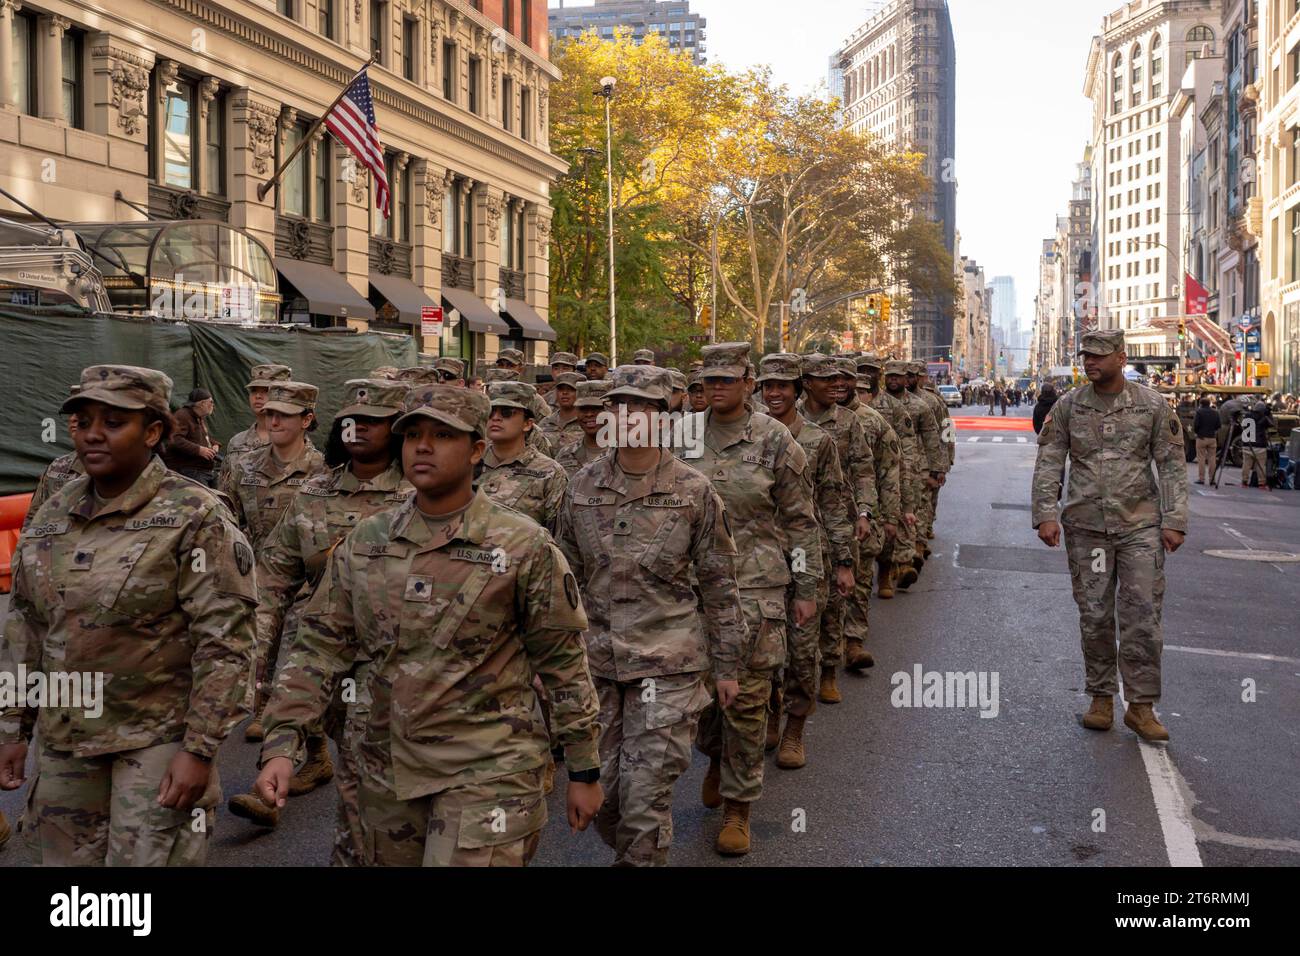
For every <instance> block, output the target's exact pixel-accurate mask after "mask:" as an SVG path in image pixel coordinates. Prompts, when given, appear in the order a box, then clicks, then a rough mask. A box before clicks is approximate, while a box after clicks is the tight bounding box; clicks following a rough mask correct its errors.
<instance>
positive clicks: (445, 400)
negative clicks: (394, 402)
mask: <svg viewBox="0 0 1300 956" xmlns="http://www.w3.org/2000/svg"><path fill="white" fill-rule="evenodd" d="M402 409H403V412H402V417H401V418H399V419H398V420H397V421H395V422H393V431H395V432H402V431H405V430H406V428H407V427H408V426H409V425H410V424H411V423H412V422H414V421H415V420H416V419H417V418H432V419H433V420H434V421H436V422H442V423H443V424H444V425H450V426H451V427H452V428H454V429H456V430H457V431H462V432H478V434H480V435H483V434H486V433H487V420H488V416H489V415H491V414H492V405H491V403H490V402H489V401H488V397H487V396H486V395H484V394H483V393H482V392H480V391H477V390H476V389H472V388H460V387H459V386H457V385H420V386H417V387H415V388H413V389H411V390H410V392H409V393H407V396H406V401H405V402H404V403H403V405H402Z"/></svg>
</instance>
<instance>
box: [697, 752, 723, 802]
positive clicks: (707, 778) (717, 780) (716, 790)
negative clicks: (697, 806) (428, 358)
mask: <svg viewBox="0 0 1300 956" xmlns="http://www.w3.org/2000/svg"><path fill="white" fill-rule="evenodd" d="M700 802H701V803H703V804H704V805H705V806H706V807H708V808H709V809H710V810H716V809H718V807H720V806H722V759H721V758H720V757H711V758H710V759H709V770H708V773H706V774H705V775H704V785H703V786H702V787H700Z"/></svg>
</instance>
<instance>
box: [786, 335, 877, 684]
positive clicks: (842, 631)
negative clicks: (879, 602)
mask: <svg viewBox="0 0 1300 956" xmlns="http://www.w3.org/2000/svg"><path fill="white" fill-rule="evenodd" d="M803 374H804V375H805V376H807V377H816V378H837V377H838V376H839V374H840V370H839V368H838V367H837V365H836V362H835V360H834V359H832V358H830V357H828V356H825V355H806V356H804V359H803ZM807 409H808V405H807V397H805V398H804V399H802V400H801V401H800V402H799V412H800V414H802V415H803V416H804V418H806V419H808V420H809V421H810V422H812V423H813V424H815V425H819V426H820V427H822V428H823V429H825V430H826V431H827V432H829V433H830V435H831V437H832V438H833V439H834V440H835V449H836V451H837V452H838V453H839V460H840V467H841V470H842V471H843V472H844V480H845V482H846V483H847V485H848V492H849V493H848V497H847V501H846V502H845V514H846V517H847V518H848V521H849V524H850V527H851V528H852V527H853V526H854V525H856V523H857V520H858V516H859V515H860V514H867V515H870V516H872V517H873V518H874V515H875V512H876V469H875V462H874V461H873V460H872V456H871V447H870V446H869V445H868V444H867V439H866V435H865V434H864V433H863V431H862V424H861V423H860V422H859V421H858V417H857V416H856V415H854V414H853V412H851V411H849V410H848V409H847V408H841V407H840V406H839V405H831V406H830V407H829V408H826V409H824V410H823V411H822V412H821V413H820V414H819V415H812V414H810V413H809V412H808V410H807ZM873 523H874V522H873ZM850 560H851V561H852V562H853V576H854V579H855V580H856V579H857V578H858V577H860V576H861V575H862V569H861V567H860V565H861V559H860V555H859V551H858V545H857V541H856V540H854V541H853V547H852V549H851V554H850ZM827 585H828V599H827V602H826V613H825V614H824V615H823V616H822V633H821V661H822V666H823V667H839V666H840V665H841V664H842V663H843V662H844V642H845V640H846V639H847V640H850V641H852V642H853V643H855V644H861V643H863V641H864V640H865V639H866V635H865V634H864V633H862V632H861V631H860V630H859V629H855V630H853V631H852V632H850V631H849V630H848V623H849V622H848V620H847V616H846V611H847V604H848V602H847V600H846V599H845V598H844V597H843V596H842V595H841V594H840V592H839V589H838V588H837V587H835V582H834V569H833V568H830V569H828V571H827ZM854 623H855V624H856V623H857V620H856V619H855V622H854Z"/></svg>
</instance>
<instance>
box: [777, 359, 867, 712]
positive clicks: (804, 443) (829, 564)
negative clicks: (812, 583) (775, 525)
mask: <svg viewBox="0 0 1300 956" xmlns="http://www.w3.org/2000/svg"><path fill="white" fill-rule="evenodd" d="M805 367H806V366H805V362H804V361H803V360H801V359H800V358H799V356H797V355H794V354H791V353H786V352H780V353H776V354H774V355H767V356H764V358H763V361H762V362H761V363H759V374H758V378H757V379H756V381H757V382H758V383H759V384H760V385H761V384H762V383H763V382H764V381H769V380H776V381H787V382H796V381H798V380H799V379H800V378H801V377H802V376H803V374H804V369H805ZM799 411H800V413H802V412H803V409H802V407H801V408H800V409H799ZM828 417H829V416H828ZM789 430H790V434H791V435H792V436H794V439H795V441H797V442H798V443H799V447H801V448H802V449H803V450H804V455H805V456H806V457H807V459H808V469H807V471H806V472H805V474H806V475H807V476H808V479H809V482H810V484H811V487H812V494H813V506H814V509H815V512H816V515H817V524H818V539H819V540H820V542H821V555H822V567H823V568H824V569H825V572H826V573H825V575H824V576H823V578H822V580H821V581H820V582H819V584H818V588H817V614H816V616H815V617H813V619H812V620H810V621H808V623H806V624H804V625H803V626H802V627H799V626H798V625H797V624H796V623H795V622H794V615H793V614H791V615H790V620H789V622H788V627H790V628H792V629H793V631H794V633H793V635H791V636H790V640H789V641H788V642H787V644H786V664H785V679H784V681H782V682H781V684H779V685H777V686H778V687H781V688H783V690H784V693H783V694H778V695H777V699H780V698H781V697H784V700H785V712H786V713H787V714H792V715H794V716H796V717H807V716H808V715H809V714H811V713H812V712H813V710H814V709H815V708H816V704H815V701H816V699H817V681H818V676H819V674H820V673H821V671H820V668H821V664H822V662H823V654H825V652H826V640H827V639H826V634H825V629H826V628H827V627H828V625H829V626H833V625H832V624H830V622H828V620H827V618H828V616H829V614H830V605H831V601H832V600H833V598H832V597H831V592H832V591H835V595H836V597H839V592H838V590H836V589H835V569H836V567H837V566H841V565H849V566H851V565H852V564H853V563H854V554H855V552H856V550H857V543H856V542H855V541H854V540H853V524H852V522H851V520H850V516H851V515H852V514H853V513H854V506H853V501H852V498H853V492H852V491H851V490H850V488H849V485H848V482H847V481H846V480H845V476H844V471H843V469H842V468H841V467H840V455H839V452H838V450H837V448H836V442H835V438H834V436H833V435H832V433H831V432H830V431H829V430H827V429H824V428H823V427H822V426H820V425H817V424H815V423H814V422H813V421H812V419H811V418H809V417H807V416H806V415H802V414H800V415H796V416H795V420H794V423H793V424H792V425H791V426H790V428H789ZM846 431H847V430H846ZM789 597H790V599H791V600H793V598H794V592H793V590H791V591H790V594H789ZM839 601H840V605H839V606H840V609H841V612H842V609H843V598H839ZM774 712H775V711H774Z"/></svg>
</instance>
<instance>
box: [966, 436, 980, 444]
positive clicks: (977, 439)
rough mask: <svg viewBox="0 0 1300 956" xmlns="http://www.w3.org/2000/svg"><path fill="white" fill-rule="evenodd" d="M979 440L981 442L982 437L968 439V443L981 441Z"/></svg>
mask: <svg viewBox="0 0 1300 956" xmlns="http://www.w3.org/2000/svg"><path fill="white" fill-rule="evenodd" d="M979 440H980V436H979V435H976V436H975V437H974V438H967V439H966V441H968V442H973V441H979Z"/></svg>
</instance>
